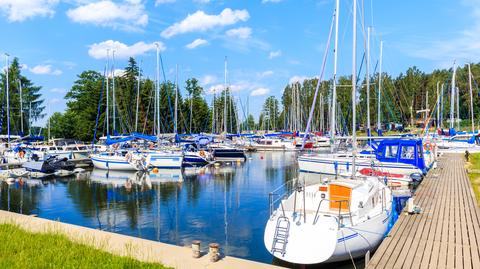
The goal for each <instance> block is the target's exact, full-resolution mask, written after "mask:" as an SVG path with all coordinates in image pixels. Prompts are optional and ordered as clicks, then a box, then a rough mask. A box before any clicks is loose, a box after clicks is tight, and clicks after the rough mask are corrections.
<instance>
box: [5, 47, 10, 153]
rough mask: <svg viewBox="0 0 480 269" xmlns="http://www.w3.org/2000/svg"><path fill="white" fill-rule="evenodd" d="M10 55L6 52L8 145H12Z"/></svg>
mask: <svg viewBox="0 0 480 269" xmlns="http://www.w3.org/2000/svg"><path fill="white" fill-rule="evenodd" d="M9 56H10V55H8V54H7V53H5V66H6V67H5V73H6V76H5V78H6V82H7V83H6V86H5V90H6V92H7V135H8V137H7V143H8V145H10V97H9V88H10V87H9V85H8V71H9V69H10V66H9V65H10V64H9V62H8V57H9Z"/></svg>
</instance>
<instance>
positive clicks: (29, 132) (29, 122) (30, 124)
mask: <svg viewBox="0 0 480 269" xmlns="http://www.w3.org/2000/svg"><path fill="white" fill-rule="evenodd" d="M31 126H32V101H30V104H29V110H28V135H32V128H31Z"/></svg>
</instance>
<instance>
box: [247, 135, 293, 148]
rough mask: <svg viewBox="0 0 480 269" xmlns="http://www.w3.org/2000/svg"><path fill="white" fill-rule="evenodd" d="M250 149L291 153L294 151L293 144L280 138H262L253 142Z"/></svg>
mask: <svg viewBox="0 0 480 269" xmlns="http://www.w3.org/2000/svg"><path fill="white" fill-rule="evenodd" d="M250 147H253V148H254V149H255V150H256V151H293V150H296V146H295V143H293V142H292V141H289V140H284V139H280V138H272V137H264V138H261V139H259V140H257V141H255V142H253V143H252V144H251V145H250Z"/></svg>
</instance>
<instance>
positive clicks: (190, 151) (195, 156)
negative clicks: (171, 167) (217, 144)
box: [183, 144, 213, 167]
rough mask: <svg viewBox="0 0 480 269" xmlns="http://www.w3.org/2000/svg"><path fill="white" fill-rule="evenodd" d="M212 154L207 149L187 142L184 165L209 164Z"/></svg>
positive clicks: (184, 151) (184, 150)
mask: <svg viewBox="0 0 480 269" xmlns="http://www.w3.org/2000/svg"><path fill="white" fill-rule="evenodd" d="M212 160H213V156H212V154H211V153H210V152H209V151H208V150H205V149H199V148H198V147H197V146H196V145H195V144H186V145H185V146H184V149H183V167H199V166H205V165H207V164H209V163H210V162H211V161H212Z"/></svg>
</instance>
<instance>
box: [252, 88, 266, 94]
mask: <svg viewBox="0 0 480 269" xmlns="http://www.w3.org/2000/svg"><path fill="white" fill-rule="evenodd" d="M269 93H270V89H268V88H258V89H255V90H253V91H252V92H251V93H250V96H262V95H267V94H269Z"/></svg>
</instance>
